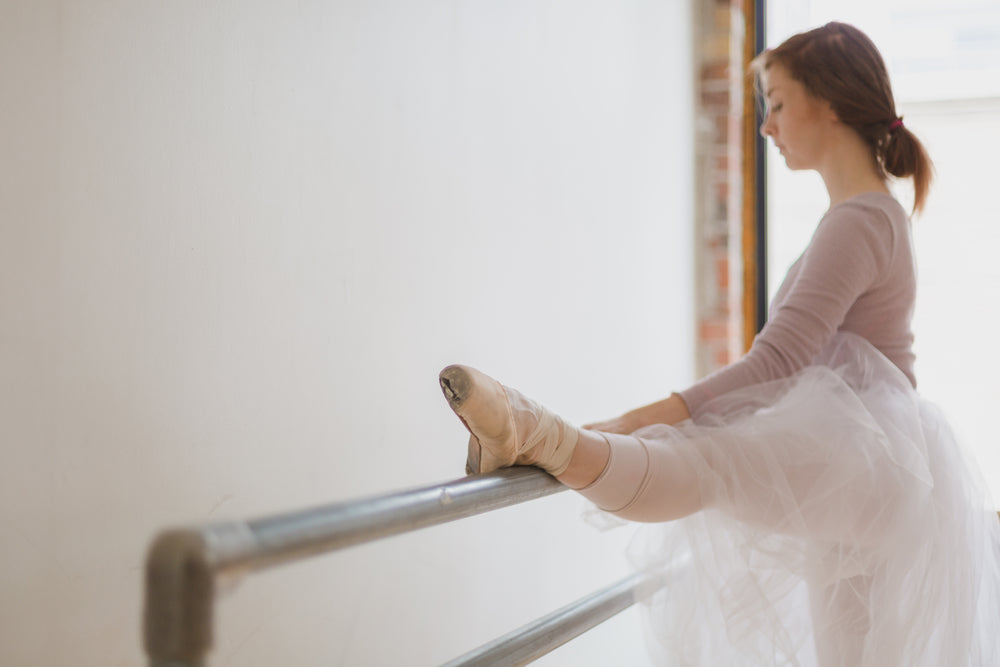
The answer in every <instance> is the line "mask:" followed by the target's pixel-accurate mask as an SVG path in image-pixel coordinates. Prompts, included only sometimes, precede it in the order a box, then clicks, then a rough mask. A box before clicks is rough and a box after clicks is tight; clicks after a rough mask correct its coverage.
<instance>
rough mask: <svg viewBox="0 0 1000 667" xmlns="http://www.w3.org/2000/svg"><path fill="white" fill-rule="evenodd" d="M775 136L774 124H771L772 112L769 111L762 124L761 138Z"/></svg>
mask: <svg viewBox="0 0 1000 667" xmlns="http://www.w3.org/2000/svg"><path fill="white" fill-rule="evenodd" d="M773 135H774V123H772V122H771V112H770V111H768V112H767V115H766V116H764V122H763V123H761V124H760V136H762V137H764V138H765V139H766V138H767V137H770V136H773Z"/></svg>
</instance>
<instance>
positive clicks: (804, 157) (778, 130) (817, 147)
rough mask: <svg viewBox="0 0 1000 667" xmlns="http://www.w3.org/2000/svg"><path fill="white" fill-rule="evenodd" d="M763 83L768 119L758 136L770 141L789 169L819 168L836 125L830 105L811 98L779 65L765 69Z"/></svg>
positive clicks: (766, 118)
mask: <svg viewBox="0 0 1000 667" xmlns="http://www.w3.org/2000/svg"><path fill="white" fill-rule="evenodd" d="M763 80H764V96H765V100H766V102H767V116H766V117H765V118H764V123H763V124H762V125H761V126H760V133H761V134H762V135H763V136H765V137H770V138H771V140H772V141H773V142H774V145H775V147H776V148H777V149H778V150H779V151H780V152H781V155H782V156H783V157H784V158H785V164H787V165H788V168H789V169H793V170H794V169H817V168H819V167H820V166H821V165H822V163H823V157H824V155H826V151H827V146H828V145H829V142H830V139H831V135H830V132H829V131H828V130H829V129H830V127H831V124H832V123H834V122H836V115H835V114H834V113H833V109H832V108H831V107H830V104H829V103H828V102H826V101H824V100H821V99H819V98H816V97H813V96H812V95H810V94H809V93H808V92H807V91H806V89H805V86H803V85H802V84H801V83H799V82H798V81H796V80H795V79H793V78H792V77H791V76H790V75H789V74H788V72H787V70H785V68H784V67H782V66H781V65H778V64H774V65H771V66H770V67H768V68H767V70H766V72H765V73H764V79H763Z"/></svg>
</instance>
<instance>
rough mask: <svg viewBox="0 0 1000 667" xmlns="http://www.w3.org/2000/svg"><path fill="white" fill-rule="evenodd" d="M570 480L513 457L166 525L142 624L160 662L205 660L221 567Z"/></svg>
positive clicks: (439, 518)
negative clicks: (463, 472) (404, 485)
mask: <svg viewBox="0 0 1000 667" xmlns="http://www.w3.org/2000/svg"><path fill="white" fill-rule="evenodd" d="M564 490H566V487H565V486H563V485H562V484H560V483H559V482H557V481H556V480H555V479H553V478H552V477H551V476H549V475H548V474H547V473H545V472H543V471H542V470H539V469H538V468H530V467H515V468H506V469H502V470H498V471H496V472H492V473H488V474H484V475H474V476H470V477H463V478H462V479H457V480H454V481H451V482H447V483H445V484H437V485H434V486H427V487H421V488H417V489H412V490H408V491H401V492H397V493H391V494H387V495H381V496H373V497H370V498H365V499H361V500H357V501H349V502H344V503H337V504H333V505H327V506H323V507H317V508H313V509H307V510H301V511H297V512H289V513H285V514H281V515H277V516H273V517H266V518H262V519H256V520H250V521H228V522H219V523H213V524H208V525H205V526H196V527H191V528H180V529H173V530H167V531H164V532H162V533H160V534H159V535H158V536H157V537H156V538H155V539H154V540H153V542H152V544H151V546H150V549H149V554H148V556H147V559H146V595H145V601H144V610H143V616H144V618H143V632H144V644H145V648H146V653H147V655H148V656H149V660H150V665H153V666H154V667H157V666H166V665H171V666H172V667H197V666H200V665H203V664H204V659H205V656H206V655H207V653H208V651H209V649H210V648H211V645H212V618H213V612H214V601H215V588H216V577H217V576H219V575H235V574H240V573H245V572H250V571H254V570H259V569H262V568H265V567H270V566H273V565H278V564H281V563H285V562H289V561H294V560H301V559H304V558H308V557H310V556H314V555H317V554H321V553H326V552H330V551H335V550H337V549H343V548H345V547H349V546H352V545H356V544H361V543H364V542H370V541H373V540H377V539H379V538H382V537H388V536H391V535H398V534H401V533H406V532H410V531H413V530H417V529H420V528H426V527H429V526H434V525H439V524H442V523H447V522H450V521H455V520H457V519H463V518H466V517H470V516H475V515H477V514H482V513H485V512H490V511H493V510H496V509H500V508H503V507H508V506H511V505H516V504H519V503H523V502H527V501H529V500H535V499H537V498H542V497H544V496H548V495H552V494H554V493H558V492H560V491H564Z"/></svg>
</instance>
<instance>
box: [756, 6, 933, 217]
mask: <svg viewBox="0 0 1000 667" xmlns="http://www.w3.org/2000/svg"><path fill="white" fill-rule="evenodd" d="M775 64H777V65H781V66H782V67H783V68H784V69H785V71H787V72H788V74H789V75H790V76H791V77H792V78H793V79H795V80H796V81H798V82H799V83H801V84H802V85H803V86H804V87H805V89H806V91H807V92H809V94H811V95H813V96H814V97H818V98H820V99H822V100H825V101H827V102H829V103H830V106H831V107H832V108H833V111H834V113H836V114H837V118H839V119H840V121H841V122H842V123H844V124H845V125H848V126H849V127H851V128H853V129H854V130H855V131H856V132H857V133H858V134H859V135H860V136H861V138H862V139H863V140H864V141H865V143H867V144H868V145H869V146H870V147H871V150H872V157H873V158H874V160H875V165H876V168H877V169H878V171H879V173H880V174H882V176H883V177H884V176H885V175H886V174H890V175H892V176H896V177H898V178H906V177H911V176H912V177H913V190H914V198H913V210H914V212H915V213H916V212H919V211H921V210H922V209H923V207H924V203H925V202H926V200H927V191H928V190H929V189H930V184H931V179H932V176H933V165H932V163H931V160H930V157H929V156H928V155H927V151H926V150H925V149H924V146H923V144H921V143H920V140H918V139H917V138H916V136H914V135H913V133H912V132H910V131H909V130H908V129H907V128H906V126H905V125H903V123H902V118H900V117H897V115H896V103H895V101H894V99H893V96H892V86H891V85H890V84H889V73H888V71H887V70H886V67H885V62H884V61H883V60H882V55H881V54H880V53H879V51H878V49H877V48H876V47H875V44H873V43H872V41H871V39H869V38H868V36H867V35H865V34H864V33H863V32H861V31H860V30H858V29H857V28H855V27H854V26H851V25H847V24H846V23H836V22H835V23H827V24H826V25H824V26H822V27H820V28H815V29H814V30H810V31H808V32H803V33H799V34H797V35H793V36H792V37H789V38H788V39H787V40H785V41H784V42H782V44H781V45H780V46H777V47H775V48H773V49H768V50H767V51H765V52H764V53H762V54H761V55H759V56H758V57H757V58H756V59H755V60H754V62H753V64H752V65H751V68H752V70H753V72H754V73H755V74H756V75H757V80H758V82H759V81H760V79H761V75H762V74H763V72H764V71H765V70H767V69H768V68H769V67H771V66H772V65H775Z"/></svg>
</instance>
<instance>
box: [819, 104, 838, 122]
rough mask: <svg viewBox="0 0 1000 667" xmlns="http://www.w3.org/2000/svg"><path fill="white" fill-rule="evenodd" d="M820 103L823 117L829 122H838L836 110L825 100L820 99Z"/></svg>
mask: <svg viewBox="0 0 1000 667" xmlns="http://www.w3.org/2000/svg"><path fill="white" fill-rule="evenodd" d="M822 103H823V106H822V115H823V118H824V119H826V120H828V121H830V122H831V123H839V122H840V116H838V115H837V112H836V111H834V110H833V105H832V104H830V103H829V102H827V101H826V100H822Z"/></svg>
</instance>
